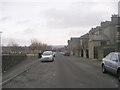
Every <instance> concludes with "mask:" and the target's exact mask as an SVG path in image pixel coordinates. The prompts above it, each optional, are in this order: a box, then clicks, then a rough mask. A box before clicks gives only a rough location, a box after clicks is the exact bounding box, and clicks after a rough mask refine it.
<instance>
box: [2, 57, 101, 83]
mask: <svg viewBox="0 0 120 90" xmlns="http://www.w3.org/2000/svg"><path fill="white" fill-rule="evenodd" d="M69 57H72V58H76V56H69ZM77 58H79V59H80V60H83V61H85V62H88V63H91V64H93V65H95V66H97V67H98V66H100V64H101V61H99V60H90V59H88V58H82V57H77ZM38 61H39V59H37V58H32V59H26V60H24V61H22V62H21V63H19V64H17V65H16V66H14V67H12V68H11V69H9V70H8V71H6V72H4V73H3V76H2V82H3V83H2V84H3V85H4V84H6V83H7V82H9V81H10V80H12V79H13V78H15V77H16V76H18V75H20V74H22V73H23V72H25V71H27V70H29V69H30V68H31V67H32V66H33V65H34V64H35V63H37V62H38Z"/></svg>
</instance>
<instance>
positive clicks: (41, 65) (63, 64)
mask: <svg viewBox="0 0 120 90" xmlns="http://www.w3.org/2000/svg"><path fill="white" fill-rule="evenodd" d="M117 87H118V81H117V79H116V77H115V76H114V75H110V74H103V73H102V72H101V67H100V65H93V64H91V63H90V62H86V61H85V60H82V59H80V58H78V57H71V56H63V55H61V54H59V53H57V54H56V57H55V61H54V62H40V60H39V62H38V63H36V64H35V65H34V66H33V67H32V68H31V69H30V70H28V71H27V72H24V73H23V74H21V75H19V76H17V77H16V78H14V79H13V80H12V81H10V82H9V83H7V84H5V85H4V86H3V88H117Z"/></svg>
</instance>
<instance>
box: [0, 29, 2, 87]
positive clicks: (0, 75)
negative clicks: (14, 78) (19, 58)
mask: <svg viewBox="0 0 120 90" xmlns="http://www.w3.org/2000/svg"><path fill="white" fill-rule="evenodd" d="M1 34H2V32H1V31H0V89H2V43H1V41H2V40H1Z"/></svg>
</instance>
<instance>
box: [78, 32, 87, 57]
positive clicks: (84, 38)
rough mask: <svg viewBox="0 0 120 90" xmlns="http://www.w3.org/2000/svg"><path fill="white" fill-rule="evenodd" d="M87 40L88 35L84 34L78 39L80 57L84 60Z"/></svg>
mask: <svg viewBox="0 0 120 90" xmlns="http://www.w3.org/2000/svg"><path fill="white" fill-rule="evenodd" d="M88 40H89V34H88V33H87V34H85V35H83V36H81V37H80V56H81V57H84V58H88V57H89V54H88Z"/></svg>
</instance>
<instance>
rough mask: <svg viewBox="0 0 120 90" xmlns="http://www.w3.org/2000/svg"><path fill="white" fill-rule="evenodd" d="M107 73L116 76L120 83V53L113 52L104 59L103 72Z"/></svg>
mask: <svg viewBox="0 0 120 90" xmlns="http://www.w3.org/2000/svg"><path fill="white" fill-rule="evenodd" d="M107 71H110V72H112V73H114V74H116V75H117V77H118V80H119V81H120V52H111V53H110V54H108V55H107V56H106V57H105V58H103V59H102V72H103V73H106V72H107Z"/></svg>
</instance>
